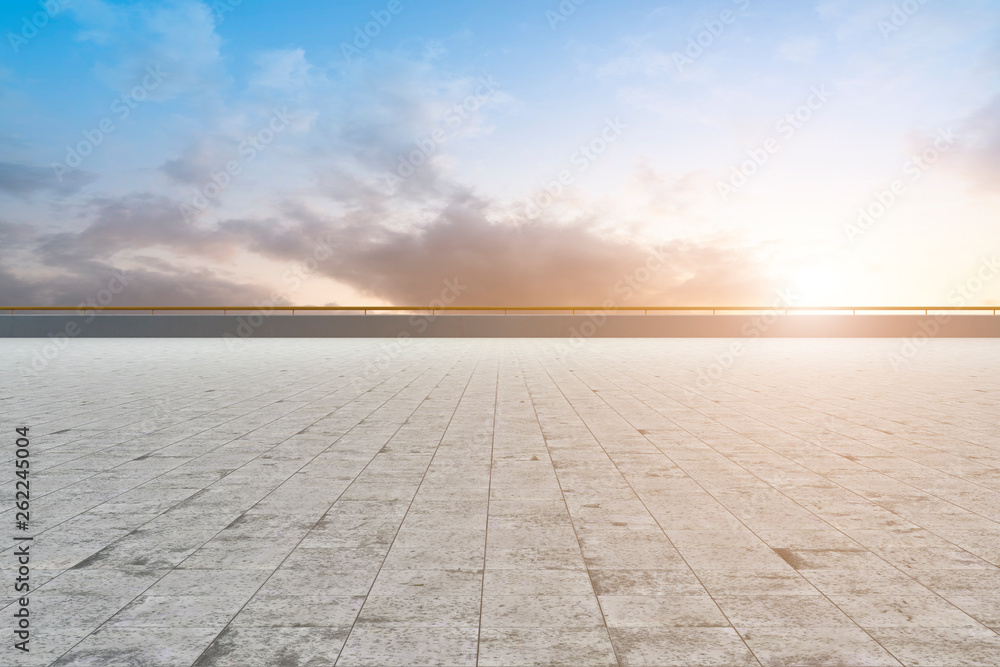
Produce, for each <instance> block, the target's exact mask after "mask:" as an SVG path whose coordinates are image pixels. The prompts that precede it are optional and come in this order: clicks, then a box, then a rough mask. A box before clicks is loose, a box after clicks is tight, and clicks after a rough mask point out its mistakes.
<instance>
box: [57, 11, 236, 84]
mask: <svg viewBox="0 0 1000 667" xmlns="http://www.w3.org/2000/svg"><path fill="white" fill-rule="evenodd" d="M68 9H69V10H70V11H71V12H73V14H74V16H75V18H76V20H77V22H78V24H79V25H80V27H81V31H80V33H79V34H78V35H77V38H78V39H80V40H84V41H92V42H95V43H97V44H99V45H100V46H102V47H109V48H110V49H112V50H113V53H114V59H113V60H111V61H110V62H98V63H97V65H96V66H95V70H94V71H95V73H96V75H97V77H98V78H99V79H101V80H102V81H104V82H105V83H106V84H107V85H108V86H110V87H111V88H112V89H114V90H116V91H126V90H130V89H132V88H133V87H134V86H136V85H138V84H139V83H140V82H141V81H142V80H143V77H144V76H146V74H147V68H149V67H159V68H162V71H163V72H164V73H165V75H166V77H165V81H164V82H163V84H162V85H158V86H157V87H156V88H155V89H154V90H150V91H149V93H148V94H149V98H150V99H152V100H156V101H160V102H163V101H166V100H169V99H171V98H173V97H176V96H178V95H181V94H186V93H201V94H212V95H215V94H216V93H217V92H218V89H219V87H220V86H221V85H223V84H224V83H225V82H226V81H227V79H226V76H225V70H224V67H223V63H222V58H221V54H220V47H221V43H222V42H221V39H220V37H219V35H218V34H217V33H216V32H215V20H216V16H215V15H214V14H213V12H212V9H211V8H210V7H209V6H208V5H206V4H205V3H202V2H195V1H193V0H174V1H172V2H168V3H166V4H162V5H161V4H149V3H138V4H132V5H124V6H123V5H111V4H109V3H106V2H102V1H101V0H86V2H82V3H80V4H79V5H77V3H76V2H74V3H71V4H70V5H69V6H68Z"/></svg>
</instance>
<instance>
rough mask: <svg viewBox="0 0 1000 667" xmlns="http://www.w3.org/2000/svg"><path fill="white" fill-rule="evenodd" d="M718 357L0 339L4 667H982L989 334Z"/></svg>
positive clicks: (754, 344) (599, 349)
mask: <svg viewBox="0 0 1000 667" xmlns="http://www.w3.org/2000/svg"><path fill="white" fill-rule="evenodd" d="M730 344H731V342H730V341H724V340H628V341H617V340H594V341H589V342H587V343H586V344H585V345H584V346H582V347H580V348H579V349H577V348H574V347H571V346H569V345H567V344H566V343H564V342H560V341H552V340H535V341H524V340H478V341H470V340H424V341H417V342H411V343H410V344H409V345H407V346H406V347H405V349H403V350H401V351H399V353H398V354H395V353H394V351H392V350H389V351H388V353H384V352H383V351H382V350H381V346H383V345H385V343H383V342H380V341H373V340H367V341H365V340H339V341H336V340H313V341H310V340H297V341H282V340H269V341H265V340H257V341H250V342H249V343H247V344H245V345H243V346H241V347H239V348H237V349H235V350H230V349H228V348H227V346H226V344H225V343H224V342H222V341H205V340H202V341H197V340H195V341H191V340H188V341H176V340H145V341H134V340H133V341H106V340H86V341H85V340H77V341H74V342H73V344H72V345H71V346H70V347H69V348H68V349H66V350H63V351H61V352H59V353H57V354H55V355H54V358H53V359H52V360H50V361H48V362H46V363H45V364H43V362H42V361H41V360H42V359H43V358H44V355H45V351H44V349H43V343H42V342H41V341H33V340H21V341H17V340H4V341H0V358H2V359H3V360H4V362H5V363H4V364H2V366H3V368H2V369H0V373H2V375H0V406H2V407H3V412H2V421H3V433H4V436H3V437H4V438H5V439H6V440H7V441H8V444H7V445H4V450H3V451H4V457H3V458H4V463H3V464H2V465H3V466H4V467H5V469H6V470H7V472H4V473H2V475H3V478H4V479H6V480H7V481H5V482H4V488H5V489H6V491H5V493H4V503H5V505H4V510H5V512H4V513H3V515H2V516H0V527H2V528H0V540H2V542H0V546H2V547H5V548H6V550H5V552H4V553H3V554H0V556H2V559H0V568H2V574H3V575H4V579H3V581H2V586H3V588H2V590H0V594H2V595H4V596H6V597H5V598H4V602H5V603H7V604H9V603H10V602H11V600H12V597H13V595H12V591H13V583H14V576H15V570H14V568H15V567H16V563H15V559H14V557H13V555H12V550H13V546H12V545H13V537H14V535H15V533H17V531H15V530H14V527H13V522H14V517H13V508H12V505H13V503H12V495H13V481H14V467H13V459H12V456H11V454H12V452H13V440H14V437H15V436H14V428H15V427H16V426H28V427H30V429H31V430H30V435H31V443H32V444H31V445H30V449H31V451H32V452H33V453H32V458H31V465H32V468H31V470H32V473H31V484H32V486H31V492H32V497H31V503H32V506H31V519H30V530H29V531H28V532H27V533H17V534H21V535H23V534H30V535H37V537H36V540H35V542H34V544H33V545H32V547H31V555H32V559H31V568H32V569H31V581H32V584H33V585H34V586H37V588H36V589H35V591H34V593H33V594H32V596H31V602H30V610H31V617H30V618H31V632H32V635H31V644H30V646H31V648H32V650H31V653H30V654H27V655H21V654H18V653H17V652H16V651H15V650H13V649H12V648H11V644H12V643H13V641H12V636H13V635H12V632H13V623H14V617H13V613H14V610H15V609H16V607H15V606H9V607H7V608H6V609H4V610H3V611H2V613H0V625H2V626H4V627H2V628H0V633H2V635H0V636H3V637H4V638H5V640H4V648H3V652H2V653H0V661H2V664H5V665H43V664H50V663H52V664H57V665H94V666H98V665H99V666H101V667H109V666H112V667H113V666H118V665H130V666H132V665H156V666H160V665H164V666H166V665H199V666H202V665H205V666H207V665H214V666H220V667H221V666H233V667H245V666H250V667H253V666H258V665H259V666H268V667H269V666H272V665H282V666H293V665H309V666H318V665H332V664H334V663H336V664H337V665H343V666H348V665H401V666H402V665H474V664H479V665H539V664H564V665H574V666H583V665H616V664H619V665H684V666H698V665H720V666H725V667H730V666H733V665H758V664H760V665H844V666H851V665H859V666H860V665H900V664H903V665H908V666H922V667H924V666H932V665H933V666H942V667H945V666H946V667H956V666H960V665H1000V635H998V633H997V630H1000V567H998V566H1000V398H998V390H1000V380H998V377H1000V376H998V373H997V369H998V368H1000V341H991V340H980V341H968V340H965V341H963V340H941V341H932V342H930V343H928V344H926V345H924V346H923V347H922V348H920V349H919V351H918V352H917V354H916V355H913V354H912V352H913V351H915V350H916V348H914V350H903V349H902V348H901V347H900V345H901V344H900V342H899V341H894V340H879V341H866V340H861V341H843V340H841V341H837V340H770V341H750V342H747V343H746V345H747V348H746V349H745V350H744V351H742V352H739V353H737V354H736V355H733V356H732V357H731V358H726V357H725V356H724V355H723V353H724V352H725V351H726V350H727V348H728V347H729V346H730ZM52 349H54V348H52ZM36 351H39V353H40V354H41V355H42V356H40V357H38V358H36V359H35V362H34V364H35V366H36V367H39V368H41V366H43V365H45V366H46V367H45V368H43V369H42V370H41V372H39V373H37V375H34V376H32V375H30V374H28V376H25V377H22V374H21V373H19V372H18V369H19V368H20V369H21V370H24V369H26V368H30V365H31V363H32V358H33V355H34V354H35V352H36ZM50 351H51V350H50ZM904 353H905V354H904ZM720 355H722V356H720ZM380 356H382V359H381V360H382V362H383V363H380V364H378V365H377V366H369V362H371V361H373V360H376V359H379V357H380ZM891 359H894V360H895V365H897V366H899V368H898V369H897V370H894V369H893V363H892V362H891V361H890V360H891ZM900 360H903V363H902V364H901V365H900V364H899V362H900ZM366 366H368V371H367V372H366V371H364V368H365V367H366ZM713 377H714V378H716V379H714V380H713V379H711V378H713Z"/></svg>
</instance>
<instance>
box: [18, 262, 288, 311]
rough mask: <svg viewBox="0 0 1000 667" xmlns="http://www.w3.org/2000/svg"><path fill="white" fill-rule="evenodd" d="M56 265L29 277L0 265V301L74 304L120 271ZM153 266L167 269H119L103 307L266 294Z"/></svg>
mask: <svg viewBox="0 0 1000 667" xmlns="http://www.w3.org/2000/svg"><path fill="white" fill-rule="evenodd" d="M59 268H60V269H61V271H60V273H58V274H57V275H54V276H48V277H46V278H43V279H35V278H33V279H32V280H30V281H29V280H26V279H24V278H22V277H20V276H18V275H17V274H16V273H15V272H14V271H13V270H11V269H10V268H9V267H6V266H4V265H3V264H2V263H0V305H16V306H70V307H75V306H78V305H80V304H81V303H88V302H90V301H91V300H93V299H96V298H98V295H99V294H100V293H101V291H102V290H106V289H107V288H108V287H109V285H111V286H114V287H115V288H116V289H117V286H118V283H117V282H113V279H114V278H115V276H116V275H122V274H121V273H120V272H117V271H116V270H115V269H114V268H113V267H112V266H111V265H110V264H106V263H101V262H87V263H83V264H79V265H76V266H73V267H59ZM158 268H160V269H166V270H160V271H150V270H147V269H145V268H143V269H137V270H131V271H126V272H124V277H125V287H124V289H123V290H121V291H120V293H119V294H117V295H116V296H115V297H114V300H113V302H112V303H110V304H106V305H112V306H136V307H142V306H146V307H148V306H149V305H151V304H152V305H157V306H194V305H220V304H221V305H230V304H240V305H255V304H257V303H261V302H265V301H266V300H267V299H268V298H269V296H270V291H269V290H268V289H267V288H266V287H264V286H261V285H247V284H241V283H236V282H232V281H229V280H226V279H224V278H220V277H219V276H218V275H217V274H216V273H215V272H214V271H212V270H210V269H199V270H195V271H187V270H182V269H179V268H172V267H169V266H165V265H163V264H162V263H161V264H160V265H159V266H158ZM280 303H283V302H280Z"/></svg>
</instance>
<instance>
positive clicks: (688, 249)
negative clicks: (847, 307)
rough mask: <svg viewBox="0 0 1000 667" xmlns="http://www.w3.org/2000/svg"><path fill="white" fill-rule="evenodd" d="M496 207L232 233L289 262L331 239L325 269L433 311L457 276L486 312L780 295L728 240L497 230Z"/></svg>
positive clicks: (536, 227) (470, 199) (476, 204)
mask: <svg viewBox="0 0 1000 667" xmlns="http://www.w3.org/2000/svg"><path fill="white" fill-rule="evenodd" d="M490 209H491V203H490V202H488V201H485V200H483V199H480V198H478V197H476V196H474V195H472V194H468V193H466V194H465V195H464V196H461V197H456V198H455V199H453V200H452V201H451V203H450V204H449V205H448V206H447V207H446V208H445V209H444V210H443V211H442V212H441V213H440V214H439V215H438V217H437V218H436V219H435V220H433V221H432V222H430V223H429V224H426V225H424V226H422V227H419V228H416V229H411V230H396V229H392V228H389V227H388V226H386V225H384V224H380V223H378V222H377V221H375V220H370V219H367V218H365V217H364V216H360V215H359V216H354V217H353V218H350V219H348V220H346V221H341V222H340V223H339V224H338V223H333V224H329V225H327V226H324V225H323V224H322V223H321V222H319V221H318V220H316V219H315V218H307V219H304V220H301V221H300V224H299V225H298V226H293V227H284V228H275V227H273V226H268V225H264V224H261V223H254V222H247V221H242V222H241V221H231V222H228V223H226V224H225V229H226V231H227V232H228V233H229V234H230V237H231V238H239V239H241V243H242V244H245V245H246V246H247V247H249V248H251V249H253V250H254V251H255V252H258V253H260V254H263V255H265V256H268V257H270V258H272V259H276V260H281V261H289V262H294V261H303V260H305V259H307V258H308V257H310V256H314V253H315V252H316V250H317V248H318V247H319V245H318V244H317V240H318V239H325V240H326V241H327V242H328V243H329V248H330V250H331V255H332V256H331V257H330V258H329V259H327V260H326V261H324V262H322V263H321V264H320V267H319V271H320V272H322V273H323V274H324V275H326V276H328V277H330V278H333V279H335V280H338V281H340V282H343V283H346V284H348V285H351V286H352V287H354V288H355V289H357V290H359V291H360V292H362V293H365V294H368V295H370V296H371V297H373V298H378V299H385V300H387V301H390V302H393V303H397V304H404V305H420V304H425V303H427V302H429V301H430V300H432V299H434V298H436V297H437V296H438V295H439V294H440V293H441V291H442V289H443V287H444V283H445V281H446V280H454V279H457V280H458V281H459V282H460V283H462V284H463V285H466V286H467V290H466V291H465V292H464V293H463V295H462V298H461V302H462V303H463V304H465V305H484V306H485V305H489V306H507V305H532V306H545V305H574V306H585V305H594V304H599V303H603V302H604V301H605V300H607V299H614V300H615V301H616V303H617V304H618V305H630V304H631V305H636V304H657V305H677V304H684V305H690V304H693V303H726V304H733V303H763V302H767V301H769V300H770V297H771V295H772V294H773V293H774V291H773V286H772V285H771V284H769V283H768V281H767V279H766V271H764V270H763V269H762V267H761V266H759V265H758V264H757V263H756V262H755V260H753V259H751V257H750V255H749V254H748V253H746V252H744V251H743V250H742V249H740V248H733V247H727V246H726V245H725V244H724V243H722V242H719V243H716V244H699V243H690V242H673V243H669V244H666V245H664V246H661V247H659V248H656V249H653V248H650V247H647V246H645V245H644V244H642V243H639V242H637V241H635V240H632V239H628V238H616V237H612V236H609V235H607V234H606V233H605V232H604V230H603V229H602V228H601V227H600V225H599V224H597V222H596V221H593V220H581V221H579V222H576V223H572V224H565V223H554V222H547V221H533V222H530V223H524V224H511V223H497V222H491V221H490V219H489V218H490V216H489V212H490ZM654 251H655V252H658V254H659V255H660V256H661V257H662V258H663V259H664V263H665V265H664V267H663V269H662V270H660V271H658V272H656V273H654V274H653V275H652V276H650V277H649V278H648V279H647V280H646V282H645V283H643V284H642V285H641V288H640V289H638V290H630V289H629V288H628V287H627V283H626V282H625V281H626V279H627V278H628V277H632V278H633V279H634V278H636V277H638V278H639V279H640V280H642V279H643V278H644V275H643V271H642V267H644V266H647V262H648V261H649V260H650V258H651V256H652V254H653V253H654ZM630 291H631V292H633V293H632V294H629V293H628V292H630Z"/></svg>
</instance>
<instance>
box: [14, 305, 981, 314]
mask: <svg viewBox="0 0 1000 667" xmlns="http://www.w3.org/2000/svg"><path fill="white" fill-rule="evenodd" d="M997 310H1000V306H820V307H817V306H783V307H773V306H618V307H615V308H602V307H600V306H507V307H501V306H274V307H267V308H264V307H261V306H97V307H90V306H86V307H84V306H0V313H3V312H10V314H11V315H16V314H17V313H26V312H35V313H38V312H76V313H80V314H87V313H101V312H128V313H144V312H147V311H148V312H149V313H150V314H152V315H155V314H156V313H157V312H160V313H165V312H167V313H168V312H196V313H200V312H210V311H211V312H220V311H221V312H222V313H223V314H225V315H228V314H229V313H230V312H241V313H246V312H252V313H257V312H261V313H263V312H266V313H273V312H291V313H292V315H295V314H296V312H328V313H337V312H359V313H362V314H364V315H367V314H368V313H422V312H429V313H431V314H432V315H436V314H437V313H439V312H440V313H452V312H454V313H470V312H485V313H497V314H499V313H503V314H504V315H508V314H510V313H511V312H514V313H540V312H556V313H571V314H573V315H576V314H577V313H597V312H603V313H638V312H641V313H643V314H644V315H649V313H651V312H652V313H682V312H695V313H707V312H711V313H712V314H713V315H718V314H719V313H727V312H728V313H746V312H765V313H770V312H781V313H784V314H785V315H788V314H790V313H800V312H808V313H846V312H850V313H851V314H852V315H857V314H858V313H859V312H861V313H865V312H888V313H907V312H909V313H912V312H921V311H922V312H923V313H924V315H929V314H930V313H931V312H968V313H984V312H992V313H993V314H994V315H996V314H997Z"/></svg>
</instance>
